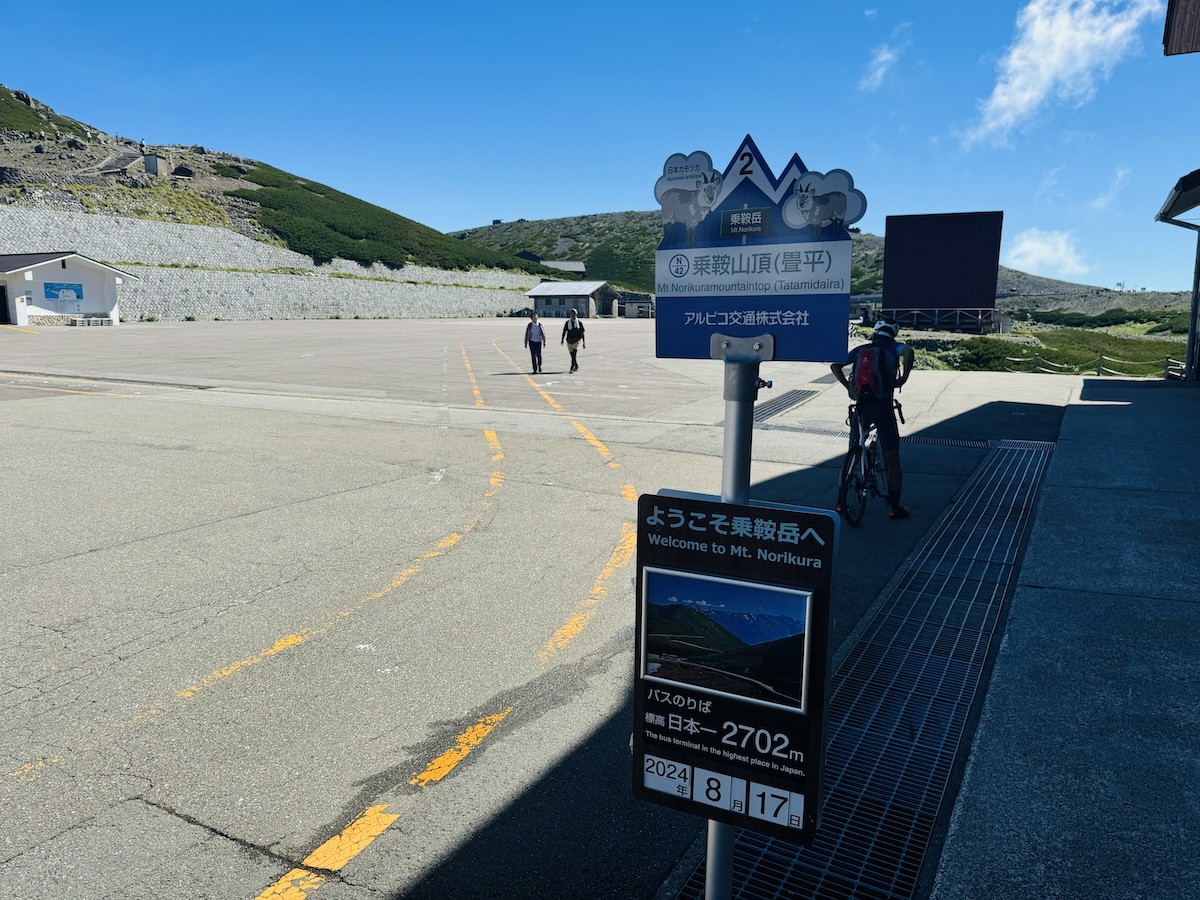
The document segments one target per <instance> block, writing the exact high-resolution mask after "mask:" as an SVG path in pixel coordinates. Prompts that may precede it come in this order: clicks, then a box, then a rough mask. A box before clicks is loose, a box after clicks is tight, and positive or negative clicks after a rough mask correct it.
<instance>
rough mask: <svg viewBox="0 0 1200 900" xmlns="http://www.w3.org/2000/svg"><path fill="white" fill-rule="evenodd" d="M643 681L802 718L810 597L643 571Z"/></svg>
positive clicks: (760, 586) (762, 586)
mask: <svg viewBox="0 0 1200 900" xmlns="http://www.w3.org/2000/svg"><path fill="white" fill-rule="evenodd" d="M640 602H641V604H642V635H641V638H642V641H641V646H642V658H641V660H640V661H639V664H640V666H641V675H642V677H644V678H647V679H650V680H654V681H659V682H662V683H664V684H675V685H681V686H684V687H688V688H692V689H695V690H700V691H704V692H707V693H711V694H715V695H718V696H729V697H737V698H739V699H742V700H746V701H749V702H751V703H758V704H763V705H765V706H773V707H779V708H782V709H786V710H789V711H791V712H797V711H799V712H806V711H807V707H808V661H809V658H810V656H811V648H810V644H809V642H810V628H809V623H810V622H811V620H812V592H811V591H804V590H799V589H795V588H787V587H782V586H777V585H769V584H759V583H754V582H748V581H741V580H738V579H734V578H724V577H718V576H714V575H705V574H700V573H696V572H683V571H676V570H673V569H664V568H659V567H656V566H646V567H645V568H644V578H643V592H642V597H641V598H640Z"/></svg>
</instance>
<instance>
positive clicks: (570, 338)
mask: <svg viewBox="0 0 1200 900" xmlns="http://www.w3.org/2000/svg"><path fill="white" fill-rule="evenodd" d="M578 315H579V314H578V313H576V312H575V310H571V317H570V318H569V319H567V321H566V323H565V324H564V325H563V332H562V340H561V341H559V342H558V343H559V346H562V345H563V344H566V345H567V349H568V350H569V351H571V371H572V372H578V371H579V358H578V357H577V356H576V354H577V353H578V352H579V348H580V346H582V347H583V348H584V349H585V350H586V349H587V339H586V338H585V337H584V333H583V331H584V329H583V323H582V322H581V321H579V319H578Z"/></svg>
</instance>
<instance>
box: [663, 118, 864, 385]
mask: <svg viewBox="0 0 1200 900" xmlns="http://www.w3.org/2000/svg"><path fill="white" fill-rule="evenodd" d="M654 193H655V199H656V200H658V202H659V206H660V208H661V210H662V222H663V237H662V241H661V242H660V243H659V245H658V251H657V253H656V255H655V293H656V298H657V306H656V311H655V316H656V326H655V327H656V352H657V355H658V356H659V357H667V358H680V359H710V358H711V356H710V346H711V344H710V338H711V336H712V335H713V334H717V333H719V334H723V335H728V336H733V337H757V336H759V335H762V334H767V333H769V334H771V335H772V336H773V337H774V339H775V357H774V358H775V359H777V360H796V361H808V362H830V361H833V360H836V359H840V358H841V357H842V356H844V355H845V352H846V328H847V324H846V323H847V321H848V320H849V313H850V267H851V247H852V239H851V237H850V232H849V231H847V230H846V226H847V225H849V224H852V223H853V222H856V221H858V220H859V219H861V218H862V216H863V214H864V213H865V212H866V198H865V197H864V196H863V194H862V192H861V191H858V190H857V189H855V188H854V179H853V178H852V177H851V176H850V174H849V173H848V172H846V171H844V170H841V169H834V170H831V171H830V172H828V173H820V172H811V171H809V169H808V168H806V167H805V165H804V162H803V161H802V160H801V159H800V157H799V155H796V154H793V156H792V158H791V160H790V161H789V162H788V165H787V167H786V168H785V169H784V172H783V175H782V176H780V177H778V178H776V177H775V175H774V174H773V173H772V172H771V169H770V167H768V166H767V164H766V162H765V161H763V159H762V155H761V154H760V153H759V150H758V147H757V146H756V145H755V143H754V141H753V139H752V138H751V137H750V136H749V135H746V138H745V140H743V141H742V144H741V146H740V148H739V149H738V152H737V153H736V154H735V155H734V157H733V159H732V160H730V162H729V164H728V165H727V166H726V167H725V169H724V171H723V172H716V171H714V170H713V168H712V160H711V157H709V155H708V154H707V153H704V152H703V151H696V152H694V153H691V154H689V155H687V156H684V155H683V154H681V153H677V154H674V155H673V156H671V157H670V158H669V159H668V160H667V162H666V163H664V165H663V174H662V176H661V177H660V178H659V179H658V182H657V183H656V185H655V191H654Z"/></svg>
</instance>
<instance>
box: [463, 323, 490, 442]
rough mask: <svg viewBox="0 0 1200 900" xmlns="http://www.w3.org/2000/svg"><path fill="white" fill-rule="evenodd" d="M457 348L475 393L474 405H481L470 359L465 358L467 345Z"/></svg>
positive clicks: (477, 384) (481, 397)
mask: <svg viewBox="0 0 1200 900" xmlns="http://www.w3.org/2000/svg"><path fill="white" fill-rule="evenodd" d="M458 349H459V352H460V353H462V358H463V365H464V366H466V367H467V378H469V379H470V381H471V393H472V394H474V395H475V405H476V406H479V407H482V406H483V394H481V393H480V392H479V383H478V382H477V381H476V380H475V373H474V372H473V371H472V370H471V360H469V359H467V345H466V344H465V343H461V344H459V345H458ZM494 433H495V432H493V434H494Z"/></svg>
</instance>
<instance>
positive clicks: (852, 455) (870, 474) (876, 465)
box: [838, 400, 904, 527]
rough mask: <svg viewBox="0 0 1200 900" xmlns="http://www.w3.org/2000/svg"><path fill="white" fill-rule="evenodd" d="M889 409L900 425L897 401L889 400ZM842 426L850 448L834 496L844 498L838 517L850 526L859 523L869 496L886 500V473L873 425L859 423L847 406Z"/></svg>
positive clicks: (852, 407)
mask: <svg viewBox="0 0 1200 900" xmlns="http://www.w3.org/2000/svg"><path fill="white" fill-rule="evenodd" d="M892 409H894V410H895V411H896V415H897V416H899V418H900V421H901V423H903V422H904V412H903V410H902V409H901V407H900V402H899V401H898V400H893V401H892ZM846 424H848V425H849V426H850V449H849V450H848V451H846V458H845V460H843V461H842V474H841V477H840V479H839V481H838V496H839V497H845V498H846V500H845V503H844V504H843V506H844V508H843V509H842V510H841V513H842V518H843V519H845V521H846V524H847V525H850V526H851V527H854V526H857V525H858V523H859V522H861V521H862V517H863V511H864V510H866V508H867V501H868V500H870V499H871V498H872V497H883V498H884V499H885V500H886V499H887V496H888V474H887V463H886V462H885V461H884V458H883V450H882V449H881V448H880V446H879V435H878V434H877V432H876V430H875V426H874V424H871V425H867V424H865V423H864V422H863V421H862V416H860V415H859V413H858V407H857V405H856V404H853V403H852V404H850V415H849V416H848V417H847V419H846Z"/></svg>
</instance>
